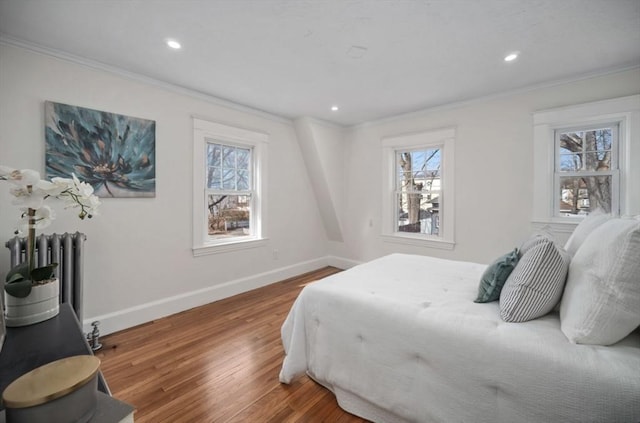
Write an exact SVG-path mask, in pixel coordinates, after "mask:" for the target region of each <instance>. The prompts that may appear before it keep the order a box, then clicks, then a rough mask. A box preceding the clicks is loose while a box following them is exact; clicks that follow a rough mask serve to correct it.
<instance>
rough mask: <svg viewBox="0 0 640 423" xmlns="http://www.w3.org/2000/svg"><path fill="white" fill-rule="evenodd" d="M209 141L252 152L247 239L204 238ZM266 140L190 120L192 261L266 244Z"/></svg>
mask: <svg viewBox="0 0 640 423" xmlns="http://www.w3.org/2000/svg"><path fill="white" fill-rule="evenodd" d="M210 141H215V142H219V143H221V144H228V145H234V146H240V147H250V148H251V149H252V150H253V152H252V160H253V167H252V172H253V175H252V181H253V184H254V187H253V195H254V196H255V198H254V199H253V200H252V201H254V203H253V206H254V207H253V209H252V210H251V214H252V216H251V219H252V222H251V224H252V225H253V226H254V228H252V235H251V236H243V237H233V238H220V239H215V240H212V239H210V238H209V236H208V235H207V231H206V228H207V222H206V219H207V204H206V199H205V198H206V195H207V194H208V193H209V190H208V189H207V187H206V175H207V170H206V169H207V155H206V149H207V145H208V144H209V143H210ZM268 142H269V136H268V135H267V134H265V133H261V132H256V131H252V130H248V129H242V128H237V127H233V126H228V125H224V124H221V123H217V122H211V121H207V120H202V119H198V118H193V222H192V229H193V247H192V250H193V255H194V256H195V257H198V256H202V255H207V254H215V253H221V252H227V251H236V250H241V249H245V248H255V247H259V246H262V245H265V244H266V241H267V239H268V238H267V230H266V225H265V222H266V220H267V218H266V210H267V207H266V196H265V195H264V190H265V187H266V186H267V184H266V175H267V171H266V164H267V148H266V147H267V145H268Z"/></svg>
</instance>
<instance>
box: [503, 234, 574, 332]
mask: <svg viewBox="0 0 640 423" xmlns="http://www.w3.org/2000/svg"><path fill="white" fill-rule="evenodd" d="M569 260H570V259H569V255H568V254H567V253H566V252H565V251H564V249H562V248H559V247H557V246H556V245H555V244H554V243H553V241H552V240H550V239H548V238H544V237H538V238H537V239H536V240H535V243H533V245H531V246H529V248H528V249H526V251H525V253H524V254H523V255H522V257H521V258H520V261H519V262H518V264H517V265H516V268H515V269H513V272H511V275H509V278H508V279H507V282H506V283H505V284H504V287H503V288H502V292H501V293H500V317H502V320H504V321H505V322H526V321H527V320H533V319H536V318H538V317H541V316H544V315H545V314H547V313H549V312H550V311H551V310H553V308H554V307H555V306H556V304H558V302H559V301H560V298H561V297H562V291H563V289H564V284H565V281H566V279H567V271H568V269H569Z"/></svg>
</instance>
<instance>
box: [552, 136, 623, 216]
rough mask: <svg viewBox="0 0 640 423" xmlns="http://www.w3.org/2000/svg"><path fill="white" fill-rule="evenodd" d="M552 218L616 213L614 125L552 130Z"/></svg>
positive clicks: (616, 159)
mask: <svg viewBox="0 0 640 423" xmlns="http://www.w3.org/2000/svg"><path fill="white" fill-rule="evenodd" d="M555 150H556V164H555V178H554V186H555V189H554V192H555V196H554V200H555V204H554V212H555V213H554V215H555V216H561V217H572V216H579V215H587V214H589V212H591V211H593V210H598V209H600V210H602V211H604V212H606V213H611V212H613V213H614V214H617V212H618V204H617V203H618V199H619V189H618V123H612V124H604V125H599V126H596V127H593V128H584V127H579V128H572V129H556V130H555Z"/></svg>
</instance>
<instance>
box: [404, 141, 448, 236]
mask: <svg viewBox="0 0 640 423" xmlns="http://www.w3.org/2000/svg"><path fill="white" fill-rule="evenodd" d="M420 152H424V153H425V157H424V158H423V160H422V161H420V162H419V163H417V164H418V167H413V163H412V169H411V171H410V173H411V176H413V177H414V178H416V177H417V178H416V179H420V180H421V181H422V180H424V181H428V180H431V184H427V183H425V184H424V185H423V188H422V189H421V190H417V189H412V188H410V187H409V186H407V185H403V183H404V182H405V181H407V179H405V178H403V175H404V174H405V173H407V171H405V170H404V169H403V168H402V166H401V165H400V157H401V155H402V154H403V153H420ZM432 153H433V154H434V156H432V157H430V158H429V160H426V159H427V157H428V156H430V155H431V154H432ZM444 154H445V152H444V145H442V144H430V145H417V146H412V147H411V148H397V149H395V150H394V151H393V157H394V175H395V182H394V187H395V189H394V190H393V193H392V197H393V199H392V204H395V205H396V206H395V207H394V215H393V216H394V222H395V223H394V229H393V232H394V233H395V234H399V235H403V234H406V233H412V234H415V235H417V236H421V237H425V238H432V237H437V238H440V237H441V236H442V234H441V233H440V231H439V228H440V224H441V222H440V219H442V217H441V216H442V213H441V208H442V204H443V202H442V187H443V183H444V182H443V179H444V178H443V163H444ZM434 157H437V159H436V160H437V162H438V163H439V165H438V166H437V167H436V168H429V167H427V168H426V169H422V167H423V166H425V165H427V164H428V163H429V162H431V163H434V161H433V160H434ZM429 173H434V175H433V176H430V175H429ZM434 181H437V182H438V183H437V184H433V182H434ZM434 185H437V186H436V187H434ZM434 194H437V197H439V207H438V210H437V211H436V212H435V213H433V212H431V213H430V215H429V216H426V215H427V214H428V213H429V212H428V209H429V208H428V207H423V203H425V202H428V201H431V200H432V199H433V198H434V197H435V196H434ZM402 195H407V196H410V195H421V196H422V198H420V200H419V204H418V211H417V213H418V216H414V217H417V218H418V220H417V222H415V223H413V224H407V225H401V224H400V222H401V220H402V218H401V213H406V214H407V215H409V214H410V213H411V212H410V211H409V210H408V209H407V210H406V211H405V210H403V209H402V207H401V203H402V201H403V200H402ZM427 196H431V198H426V197H427ZM408 202H409V200H408V199H407V208H408ZM431 209H433V207H431ZM414 213H415V211H414ZM423 215H425V218H424V219H422V218H421V217H422V216H423ZM435 221H437V224H434V223H433V222H435ZM411 225H419V227H418V226H415V227H413V228H406V227H405V226H411ZM401 228H404V229H401ZM416 229H419V230H416Z"/></svg>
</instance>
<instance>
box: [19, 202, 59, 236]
mask: <svg viewBox="0 0 640 423" xmlns="http://www.w3.org/2000/svg"><path fill="white" fill-rule="evenodd" d="M20 210H22V218H21V219H20V228H19V230H20V231H27V230H28V229H29V220H30V218H32V219H33V220H34V221H35V223H34V225H35V228H36V229H43V228H46V227H47V226H49V225H51V222H52V221H53V220H54V219H55V218H56V212H55V211H54V210H53V209H52V208H51V207H49V206H42V207H40V208H39V209H37V210H36V213H35V214H34V215H33V216H32V217H30V216H29V209H28V208H26V207H22V208H21V209H20Z"/></svg>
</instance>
